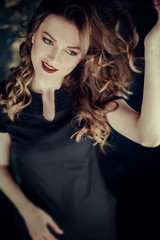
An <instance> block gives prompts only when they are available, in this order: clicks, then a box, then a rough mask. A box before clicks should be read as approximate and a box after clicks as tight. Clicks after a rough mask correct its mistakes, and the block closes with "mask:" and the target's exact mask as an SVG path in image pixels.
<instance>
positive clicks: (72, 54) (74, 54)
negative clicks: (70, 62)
mask: <svg viewBox="0 0 160 240" xmlns="http://www.w3.org/2000/svg"><path fill="white" fill-rule="evenodd" d="M66 51H67V52H68V53H69V54H70V55H71V56H77V55H78V53H76V52H74V51H71V50H66Z"/></svg>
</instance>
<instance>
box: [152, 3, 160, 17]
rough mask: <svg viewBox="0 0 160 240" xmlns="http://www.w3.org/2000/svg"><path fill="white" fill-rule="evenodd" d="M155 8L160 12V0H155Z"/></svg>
mask: <svg viewBox="0 0 160 240" xmlns="http://www.w3.org/2000/svg"><path fill="white" fill-rule="evenodd" d="M153 5H154V8H155V9H156V10H157V12H158V14H160V0H153Z"/></svg>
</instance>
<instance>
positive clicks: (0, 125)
mask: <svg viewBox="0 0 160 240" xmlns="http://www.w3.org/2000/svg"><path fill="white" fill-rule="evenodd" d="M0 132H2V133H5V132H7V130H6V128H5V124H4V119H3V112H2V107H1V106H0Z"/></svg>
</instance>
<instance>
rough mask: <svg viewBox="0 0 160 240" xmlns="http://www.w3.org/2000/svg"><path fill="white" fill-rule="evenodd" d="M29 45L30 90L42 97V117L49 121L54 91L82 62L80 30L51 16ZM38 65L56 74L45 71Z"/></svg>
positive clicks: (62, 19)
mask: <svg viewBox="0 0 160 240" xmlns="http://www.w3.org/2000/svg"><path fill="white" fill-rule="evenodd" d="M53 26H54V27H53ZM32 43H33V46H32V50H31V60H32V64H33V67H34V71H35V73H34V78H33V80H32V86H31V88H32V90H33V91H35V92H40V93H41V94H42V99H43V115H44V117H45V118H46V119H47V120H50V121H52V120H53V118H54V116H55V105H54V91H55V89H59V88H60V87H61V85H62V82H63V80H64V77H65V76H67V75H68V74H69V73H70V72H72V71H73V69H74V68H75V67H76V66H77V64H78V63H79V62H80V60H81V59H82V54H81V49H80V36H79V29H78V28H77V26H76V25H75V24H74V23H73V22H71V21H68V20H66V19H65V18H63V17H61V16H58V15H55V14H50V15H49V16H48V17H46V18H45V20H44V21H43V23H42V24H41V25H40V27H39V28H38V30H37V32H36V33H34V35H33V37H32ZM41 61H44V62H45V63H47V64H48V65H49V66H53V67H54V68H56V69H58V71H56V72H54V73H48V72H46V71H44V69H43V68H42V64H41Z"/></svg>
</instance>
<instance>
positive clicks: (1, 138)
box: [0, 1, 160, 240]
mask: <svg viewBox="0 0 160 240" xmlns="http://www.w3.org/2000/svg"><path fill="white" fill-rule="evenodd" d="M155 2H156V7H155V9H156V10H157V12H158V21H157V23H156V25H155V26H154V27H153V28H152V30H151V31H150V32H149V33H148V34H147V36H146V38H145V83H144V93H143V102H142V111H141V114H140V113H138V112H136V111H134V110H133V109H132V108H131V107H129V106H128V104H127V103H126V102H124V101H123V100H118V101H117V103H118V105H119V106H118V108H117V110H116V111H114V112H112V113H109V114H107V117H108V121H109V123H110V124H111V125H112V127H113V128H115V130H117V131H118V132H119V133H121V134H122V135H124V136H126V137H128V138H129V139H131V140H132V141H135V142H137V143H140V144H142V145H145V146H150V147H155V146H158V145H159V144H160V124H159V122H160V120H159V119H160V108H159V103H160V94H159V92H160V81H159V76H160V68H159V66H160V57H159V56H160V47H159V46H160V45H159V43H160V1H155ZM48 19H50V20H51V19H52V20H53V16H52V17H51V18H48ZM54 20H55V19H54ZM57 20H58V19H57ZM59 20H60V23H61V24H62V23H63V24H64V29H63V30H65V28H66V27H68V29H67V32H66V34H68V31H69V30H70V28H69V26H70V27H71V26H72V27H71V29H72V30H73V29H74V30H75V32H74V33H76V32H77V30H76V28H75V26H74V24H73V23H71V22H68V21H64V19H60V18H59ZM61 20H62V21H61ZM52 23H54V22H52ZM43 24H44V22H43ZM63 24H62V25H63ZM61 27H62V26H61ZM49 30H52V29H49ZM57 30H58V29H57ZM61 32H63V31H62V30H61ZM57 33H60V32H59V31H58V32H57ZM51 34H53V33H51ZM77 34H78V32H77ZM68 35H69V34H68ZM68 35H65V38H64V37H63V38H61V36H58V35H56V36H55V37H57V39H56V40H57V43H56V44H55V47H54V46H53V45H51V46H50V45H49V46H48V45H46V46H45V45H43V44H42V45H41V42H40V46H37V42H36V41H39V37H40V35H38V32H37V33H35V34H34V36H33V41H34V43H33V50H32V54H33V53H35V55H34V56H33V55H32V57H34V59H32V61H35V62H34V66H35V77H34V79H33V83H34V84H33V85H32V89H33V90H34V91H38V92H41V93H42V95H44V93H43V91H44V92H45V93H46V95H47V96H48V94H47V93H48V91H49V88H50V87H51V88H52V90H53V91H54V90H55V89H56V88H59V87H60V86H61V83H62V81H63V78H64V76H65V74H69V72H70V71H72V69H74V67H75V66H76V65H77V64H78V62H79V61H80V58H79V59H77V60H75V59H76V58H75V59H74V57H73V59H74V61H73V60H72V57H70V56H65V54H67V53H66V52H65V51H66V46H68V44H76V45H77V44H78V42H73V39H70V40H72V41H71V42H66V40H65V42H64V41H62V40H63V39H68V37H69V36H68ZM76 36H77V38H75V39H77V40H78V35H76ZM77 40H76V41H77ZM66 44H67V45H66ZM42 46H43V47H44V48H45V47H46V50H44V51H42V53H40V52H39V51H40V50H41V47H42ZM77 46H78V45H77ZM48 48H51V49H50V50H48ZM47 50H48V51H47ZM41 54H42V55H41ZM51 56H52V57H51ZM61 56H63V57H64V56H65V59H66V58H69V59H70V60H71V62H72V61H73V62H72V64H73V65H70V64H71V62H70V63H69V65H67V67H66V68H65V67H64V68H63V67H62V66H64V65H63V64H62V63H63V59H62V58H61ZM50 57H51V58H50ZM41 58H42V59H43V58H44V60H49V59H50V62H49V63H50V64H57V65H56V66H55V67H57V68H58V67H59V69H60V72H59V73H57V75H56V74H55V75H54V76H55V77H53V78H52V77H51V78H49V77H48V75H47V74H43V71H41V69H40V63H39V60H40V59H41ZM52 61H53V62H52ZM58 63H59V65H58ZM61 64H62V65H61ZM66 64H67V62H66ZM61 67H62V68H61ZM40 73H41V74H40ZM58 74H59V75H58ZM42 76H43V78H42ZM44 99H45V98H44ZM111 104H115V103H114V102H112V103H111ZM52 107H53V106H52V105H51V107H50V108H52ZM50 108H49V111H51V112H52V110H50ZM117 119H118V121H117ZM0 143H1V144H0V153H1V158H0V189H1V190H2V191H3V192H4V193H5V194H6V196H7V197H8V198H9V199H10V200H11V201H12V203H13V204H14V205H15V206H16V207H17V209H18V211H19V213H20V214H21V215H22V217H23V218H24V220H25V222H26V225H27V227H28V231H29V233H30V236H31V238H32V239H33V240H44V239H45V240H55V239H56V238H55V237H54V236H53V235H52V234H50V232H49V231H48V228H47V225H49V226H50V227H51V228H52V229H53V231H54V232H57V233H58V234H62V230H61V229H60V227H59V226H58V225H57V224H56V223H55V221H54V220H53V219H52V218H51V217H50V216H49V215H48V214H47V213H45V212H44V211H42V210H41V209H39V208H38V207H36V206H35V205H34V204H33V203H32V202H30V201H29V200H28V199H27V197H26V196H25V195H24V194H23V192H22V191H21V189H20V188H19V187H18V185H17V183H16V182H15V181H14V179H13V177H12V174H11V172H10V169H9V164H10V163H9V155H10V154H9V152H10V146H11V140H10V135H9V134H8V133H0Z"/></svg>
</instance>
